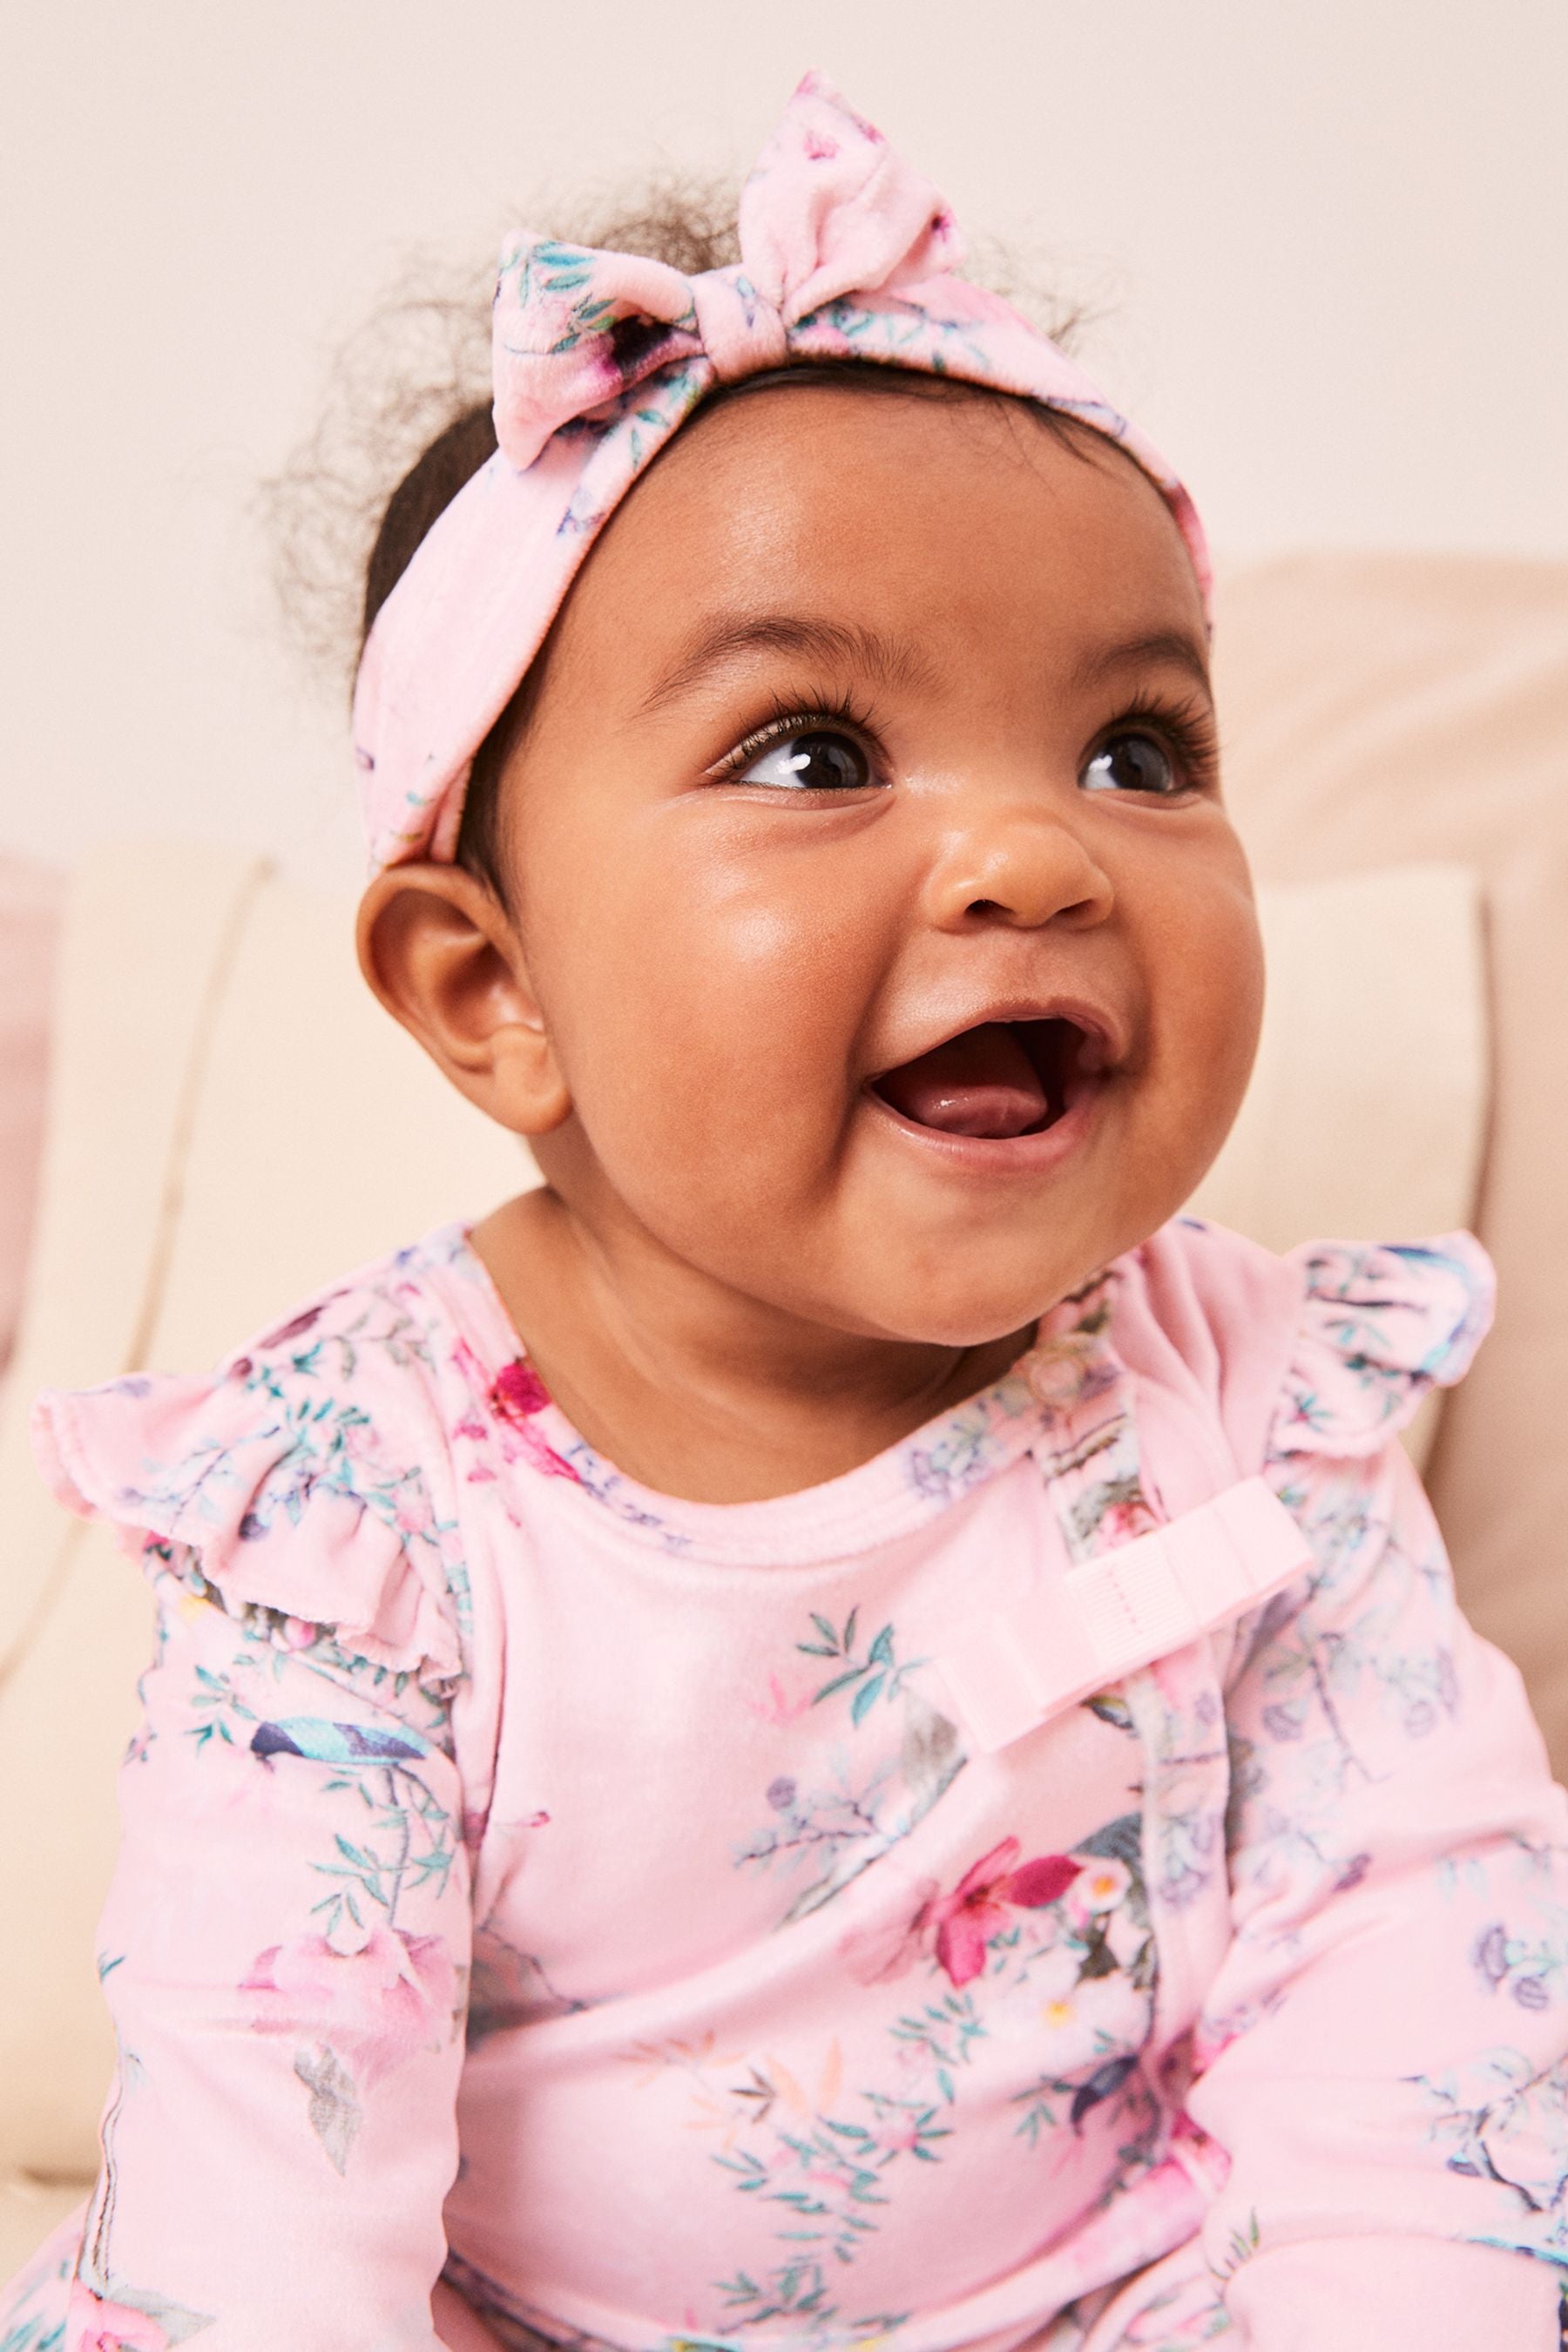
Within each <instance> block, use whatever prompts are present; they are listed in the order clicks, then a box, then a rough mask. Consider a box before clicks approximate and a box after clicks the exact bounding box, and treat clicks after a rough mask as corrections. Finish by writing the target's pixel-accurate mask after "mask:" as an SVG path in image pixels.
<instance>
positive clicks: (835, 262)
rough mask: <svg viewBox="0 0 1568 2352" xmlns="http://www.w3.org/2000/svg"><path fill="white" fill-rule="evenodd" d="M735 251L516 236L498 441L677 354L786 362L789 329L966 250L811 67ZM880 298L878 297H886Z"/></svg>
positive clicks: (571, 412)
mask: <svg viewBox="0 0 1568 2352" xmlns="http://www.w3.org/2000/svg"><path fill="white" fill-rule="evenodd" d="M738 226H739V230H740V243H741V259H740V261H739V263H737V264H733V265H731V267H730V268H724V269H710V270H705V271H703V272H702V273H701V274H700V276H698V277H696V278H687V277H685V276H683V275H682V273H681V272H680V271H679V269H672V268H669V267H668V265H667V264H666V263H664V262H662V261H648V260H645V259H642V258H640V257H637V255H634V254H626V253H605V252H600V251H596V250H595V249H594V248H593V247H588V246H579V245H563V244H560V243H558V242H556V241H555V240H554V239H553V238H550V237H543V236H531V235H529V234H528V233H526V232H523V233H521V234H519V235H518V236H513V237H512V238H510V240H509V241H508V244H507V247H506V249H505V251H504V253H503V254H502V257H501V266H500V278H499V280H498V282H497V286H496V299H495V318H494V338H495V424H496V438H497V440H498V441H499V442H500V446H501V449H502V450H503V452H504V453H505V455H506V457H508V459H509V460H510V463H511V464H512V465H513V466H517V467H527V466H531V464H532V463H533V460H534V459H535V458H536V457H538V455H539V453H540V451H541V450H542V448H543V446H544V445H545V443H546V442H547V441H548V440H549V439H550V437H551V436H552V434H554V433H557V432H559V431H560V429H561V427H562V426H563V425H569V424H570V423H571V422H572V421H573V420H574V418H576V417H579V416H592V415H594V413H595V411H596V410H598V409H601V408H603V407H604V406H605V404H606V403H607V402H610V401H613V400H616V399H617V398H618V397H619V396H620V395H621V394H623V393H626V392H628V391H630V390H631V389H632V388H633V387H634V386H635V385H637V384H639V383H642V382H643V381H644V379H645V378H646V377H647V376H650V375H651V374H653V373H654V372H655V370H656V369H658V368H663V367H668V365H669V364H670V363H671V362H673V361H681V360H705V361H706V362H707V363H708V365H709V367H710V368H711V370H712V373H713V377H714V379H715V380H716V381H717V382H719V383H732V382H734V381H735V380H736V379H737V378H739V377H741V376H744V375H752V374H755V373H759V372H760V371H761V370H763V369H765V368H770V367H777V366H780V365H781V364H783V362H784V361H785V360H787V359H788V358H789V357H790V356H791V352H792V350H793V349H794V347H795V335H794V330H795V329H796V328H798V327H799V326H800V325H801V324H802V322H803V321H804V320H809V319H810V318H811V317H812V315H813V314H814V313H815V312H817V311H820V310H824V309H825V308H826V306H828V305H829V304H831V303H834V302H836V301H839V300H841V299H842V298H843V297H844V296H846V295H847V294H850V293H853V294H854V295H855V297H856V300H857V307H858V309H860V310H865V309H867V308H868V305H869V303H870V302H872V301H873V300H875V299H877V298H882V299H883V300H885V301H887V302H889V303H892V304H897V302H898V298H899V295H900V289H911V290H912V289H914V288H916V287H923V286H924V285H925V283H926V282H927V281H928V280H930V279H931V278H935V277H939V276H941V275H942V274H943V273H944V272H946V271H948V270H951V269H952V268H956V266H957V264H958V263H959V261H960V260H961V259H962V257H963V247H962V245H961V242H960V239H959V236H958V231H957V228H956V226H954V223H953V219H952V214H951V213H950V212H949V211H948V209H947V206H946V205H944V204H943V202H942V198H941V196H940V195H939V194H937V192H936V190H935V188H934V187H933V186H932V185H931V182H930V181H929V180H928V179H927V178H926V177H925V174H924V173H921V172H917V171H916V170H914V168H913V167H912V165H910V164H909V163H905V162H904V161H903V160H902V158H901V157H900V156H899V155H897V154H895V153H894V152H893V150H892V149H891V148H890V147H889V144H888V142H887V141H886V140H885V139H884V138H883V137H882V134H881V132H880V131H877V130H875V129H873V127H872V126H871V124H870V123H868V122H865V121H862V120H861V119H860V117H859V116H858V114H856V113H854V112H853V111H852V110H851V109H850V108H849V107H848V106H847V105H846V104H845V102H844V100H842V99H841V98H840V97H839V96H838V94H837V91H836V90H835V89H832V88H831V86H830V85H829V84H828V83H827V82H826V81H825V80H824V79H822V77H821V76H820V75H818V74H808V75H807V76H806V78H805V80H804V81H803V82H802V83H801V85H800V88H799V89H797V90H796V91H795V96H794V98H793V99H792V100H791V101H790V105H789V109H788V110H787V112H786V113H785V115H784V120H783V121H782V122H781V123H780V124H779V127H778V129H777V130H776V131H774V132H773V137H772V138H771V139H770V140H769V142H768V143H767V145H766V147H765V148H764V149H763V153H762V155H761V157H760V158H759V160H758V163H757V165H756V168H755V170H754V171H753V172H752V174H751V176H750V178H749V179H748V180H747V182H746V184H745V187H744V188H743V189H742V194H741V205H740V216H739V224H738ZM879 307H880V305H879Z"/></svg>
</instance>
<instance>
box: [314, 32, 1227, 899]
mask: <svg viewBox="0 0 1568 2352" xmlns="http://www.w3.org/2000/svg"><path fill="white" fill-rule="evenodd" d="M739 229H740V245H741V259H740V262H739V263H738V264H736V265H734V266H732V267H731V268H725V269H714V270H708V271H704V272H702V273H701V274H700V275H699V276H698V277H695V278H687V277H685V276H683V275H682V273H681V272H680V271H679V270H678V269H672V268H669V267H668V265H667V264H665V263H664V262H659V261H649V260H646V259H643V258H640V257H637V256H636V255H632V254H624V253H604V252H595V251H594V250H592V249H590V248H589V247H583V246H574V245H563V244H561V243H558V242H556V241H554V240H553V239H551V238H548V237H542V236H528V235H523V236H516V237H514V238H512V239H510V241H509V243H508V245H507V247H506V250H505V252H504V253H503V255H502V258H501V267H500V278H499V280H498V283H497V287H496V299H495V313H494V339H493V340H494V371H495V425H496V438H497V442H498V445H499V446H498V448H497V451H496V455H495V457H492V458H491V459H490V461H489V464H488V465H486V466H485V467H481V469H480V471H479V473H478V474H477V475H475V477H474V478H473V479H472V480H471V481H470V482H469V483H468V484H467V486H466V487H465V488H463V489H462V490H461V491H459V493H458V496H457V498H455V499H453V501H452V503H451V505H450V506H449V507H447V509H446V511H445V512H444V513H443V514H442V515H441V516H440V517H439V518H438V519H437V522H436V523H435V525H434V526H433V528H432V529H431V530H430V531H429V533H428V534H427V536H426V539H425V541H423V543H422V544H421V546H420V547H419V549H418V550H417V551H416V555H415V557H414V560H413V562H411V563H410V565H409V566H408V569H407V571H406V572H405V574H404V576H403V578H402V579H401V580H400V581H399V582H398V583H397V586H396V587H395V589H394V591H393V593H392V594H391V595H390V596H389V597H388V599H387V601H386V604H384V607H383V608H382V611H381V613H380V614H379V615H378V617H377V620H376V623H375V626H374V629H373V630H372V632H371V635H370V638H369V640H368V643H367V645H366V647H365V654H364V659H363V662H362V664H361V667H360V676H359V681H358V685H357V688H356V691H355V697H354V745H355V753H356V758H357V761H358V764H359V769H360V778H361V792H362V799H363V806H364V815H365V824H366V831H367V834H368V836H369V845H370V853H371V860H372V866H373V868H379V867H381V866H389V865H394V864H396V863H399V862H400V861H402V860H405V859H407V858H411V857H420V856H431V857H437V858H450V857H451V856H453V855H454V854H455V851H456V848H457V840H458V825H459V823H460V819H461V814H462V802H463V793H464V791H465V789H466V786H467V782H468V769H469V766H470V764H471V761H472V759H473V755H474V753H475V751H477V750H478V748H479V744H480V743H481V742H482V741H483V740H484V739H485V737H486V735H487V734H488V733H489V730H490V728H491V727H492V726H493V725H494V723H495V721H496V719H498V718H499V717H500V713H501V712H502V711H503V710H504V709H505V708H506V706H507V703H508V702H509V701H510V698H511V696H512V694H513V693H514V691H515V690H516V688H517V687H518V685H519V684H520V682H521V678H522V677H523V674H524V672H525V671H526V670H527V668H528V667H529V664H530V663H531V661H532V659H533V656H534V655H535V653H537V651H538V649H539V647H540V646H541V644H542V641H543V638H544V635H545V633H546V631H547V630H548V629H549V626H550V624H551V622H552V619H553V618H554V615H555V614H556V611H557V610H558V608H559V606H560V604H561V600H562V598H563V596H564V595H565V593H566V591H567V589H568V588H569V587H570V585H571V583H572V579H573V577H574V574H575V572H576V571H577V569H578V567H579V565H580V564H581V563H582V562H583V560H584V556H585V554H586V552H587V551H588V548H589V545H590V544H591V542H592V540H593V538H594V535H595V532H596V531H597V530H598V529H599V528H600V526H601V525H602V524H603V522H604V521H605V519H606V517H607V516H608V515H609V514H610V513H611V511H612V510H613V509H614V508H615V507H616V504H617V503H618V501H619V500H620V499H622V498H624V497H625V495H626V491H627V489H628V488H630V487H631V485H632V483H633V482H634V481H635V480H636V478H637V475H638V474H639V473H641V472H642V470H643V469H644V467H646V466H647V464H648V463H649V462H650V460H651V459H652V458H653V457H655V456H656V455H657V453H658V450H659V449H660V448H661V447H662V446H663V445H664V443H665V442H666V441H667V440H668V437H669V436H670V434H672V433H673V432H674V431H676V430H677V428H678V427H679V425H681V424H683V423H684V421H685V420H686V418H687V417H688V416H689V415H690V414H691V412H692V410H693V409H694V408H696V407H697V406H698V404H700V401H701V400H702V399H703V398H704V396H705V395H706V394H708V393H709V392H710V391H711V390H712V389H713V387H714V386H715V385H717V384H721V383H733V382H736V381H737V380H739V379H740V378H742V377H744V376H747V375H753V374H758V373H762V372H763V371H764V370H766V369H770V368H776V367H779V366H782V365H786V364H788V363H789V362H791V361H794V360H819V361H820V360H840V361H843V360H869V361H874V362H879V363H881V364H883V365H886V366H890V367H900V368H909V369H912V370H914V371H916V372H918V373H923V374H932V375H950V376H958V377H962V378H963V379H964V380H966V381H967V382H970V383H979V384H984V385H988V386H989V387H991V388H992V389H993V390H994V391H998V392H1009V393H1016V394H1021V395H1023V396H1024V397H1026V398H1029V399H1033V400H1037V401H1040V402H1042V403H1044V404H1046V405H1047V406H1049V407H1052V408H1057V409H1060V410H1062V411H1063V412H1064V413H1066V414H1068V415H1073V416H1076V417H1078V418H1079V420H1080V421H1081V422H1082V423H1084V424H1086V425H1091V426H1092V427H1093V428H1094V429H1095V430H1096V431H1098V432H1100V433H1103V434H1105V435H1106V436H1108V437H1109V438H1110V439H1111V440H1114V441H1116V442H1118V443H1119V444H1120V445H1121V446H1122V447H1123V448H1125V449H1126V451H1127V452H1128V455H1129V456H1130V457H1132V458H1133V459H1134V460H1135V461H1136V462H1137V464H1138V465H1140V466H1141V467H1142V469H1143V471H1144V472H1145V473H1146V474H1147V475H1148V476H1149V477H1150V478H1151V479H1152V481H1153V482H1154V484H1155V485H1156V487H1157V488H1159V489H1160V491H1161V492H1162V494H1163V497H1164V498H1165V499H1166V502H1167V503H1168V505H1169V506H1170V508H1171V510H1172V513H1173V516H1174V518H1175V520H1176V522H1177V524H1178V525H1179V527H1180V529H1181V530H1182V532H1183V535H1184V538H1185V540H1186V542H1187V545H1188V548H1189V550H1190V551H1191V553H1192V557H1193V562H1194V567H1195V569H1196V571H1197V573H1198V579H1199V583H1200V585H1201V586H1202V587H1203V589H1204V592H1205V596H1206V593H1207V589H1208V565H1207V555H1206V551H1205V543H1204V536H1203V530H1202V526H1201V525H1200V523H1199V521H1198V519H1197V516H1196V513H1195V512H1194V508H1193V505H1192V502H1191V500H1190V499H1189V498H1188V497H1187V494H1186V492H1185V491H1184V488H1182V486H1181V484H1180V482H1179V481H1178V480H1177V479H1176V477H1175V476H1174V475H1173V473H1172V472H1171V470H1170V468H1169V467H1167V466H1166V465H1165V463H1164V460H1163V458H1162V457H1159V455H1158V454H1157V452H1156V451H1155V450H1154V449H1153V448H1152V446H1150V445H1149V443H1148V442H1146V441H1145V440H1144V439H1143V438H1142V436H1141V435H1140V434H1139V433H1138V432H1137V431H1136V430H1135V428H1134V427H1132V426H1131V425H1129V424H1128V423H1127V421H1126V419H1125V418H1124V417H1122V416H1121V415H1120V414H1119V413H1118V412H1117V410H1116V409H1114V408H1113V407H1111V405H1110V404H1109V402H1107V401H1106V400H1105V399H1104V398H1103V396H1102V395H1101V394H1100V393H1099V392H1098V391H1097V390H1096V389H1095V387H1094V385H1093V384H1092V383H1090V382H1089V379H1088V377H1087V376H1085V375H1084V374H1083V373H1082V372H1081V371H1080V370H1079V368H1078V367H1077V366H1075V365H1074V363H1073V362H1071V361H1070V360H1069V359H1068V357H1067V356H1066V354H1065V353H1064V352H1060V351H1058V349H1057V347H1056V345H1055V344H1054V343H1052V342H1050V341H1048V340H1047V338H1046V337H1045V336H1044V335H1042V334H1040V333H1039V332H1038V331H1037V330H1036V329H1035V328H1033V327H1031V326H1029V325H1028V324H1027V322H1026V320H1024V319H1022V318H1020V316H1019V315H1018V313H1017V312H1016V311H1015V310H1012V309H1010V308H1009V306H1008V305H1007V304H1006V303H1005V302H1004V301H1003V300H1001V299H1000V298H999V297H998V296H996V295H994V294H990V293H987V292H985V291H984V289H982V288H980V287H977V286H973V285H971V284H969V283H968V281H967V280H966V279H964V278H960V277H958V276H956V275H955V274H954V273H955V271H956V269H957V266H958V264H959V262H960V260H961V259H962V257H963V247H962V244H961V241H960V238H959V235H958V231H957V229H956V227H955V226H954V224H953V220H952V214H951V213H950V212H949V211H948V209H947V206H946V205H944V204H943V202H942V198H941V196H940V195H939V194H937V192H936V190H935V189H934V188H933V187H932V185H931V182H930V181H929V180H927V179H926V178H925V177H924V175H923V173H919V172H917V171H915V170H914V169H913V168H912V166H911V165H910V164H908V163H904V162H903V161H902V159H901V158H900V156H898V155H897V154H895V153H894V152H893V150H892V149H891V148H890V147H889V145H888V142H887V141H886V140H885V139H884V138H883V137H882V135H881V133H880V132H879V131H876V130H874V129H873V128H872V127H871V125H870V124H869V123H868V122H865V121H862V120H861V118H860V117H859V116H858V114H856V113H854V112H853V111H852V110H851V109H850V108H849V107H847V105H846V104H845V102H844V100H842V99H841V98H840V97H839V96H838V95H837V91H836V90H834V89H832V87H831V86H830V85H829V84H828V83H827V82H826V81H825V80H824V79H822V77H821V76H820V75H817V74H808V75H807V76H806V78H805V80H804V81H803V82H802V83H801V85H800V88H799V89H797V90H796V92H795V96H794V98H793V99H792V100H790V103H789V106H788V107H787V109H786V110H785V112H784V119H783V121H781V123H780V124H779V126H778V129H777V130H776V131H774V132H773V137H772V138H771V139H770V140H769V142H768V143H767V145H766V147H765V148H764V149H763V153H762V156H761V157H760V159H759V161H758V163H757V165H756V168H755V169H754V171H753V172H752V174H751V177H750V178H749V179H748V180H747V182H746V184H745V187H744V189H743V190H742V195H741V205H740V218H739Z"/></svg>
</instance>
